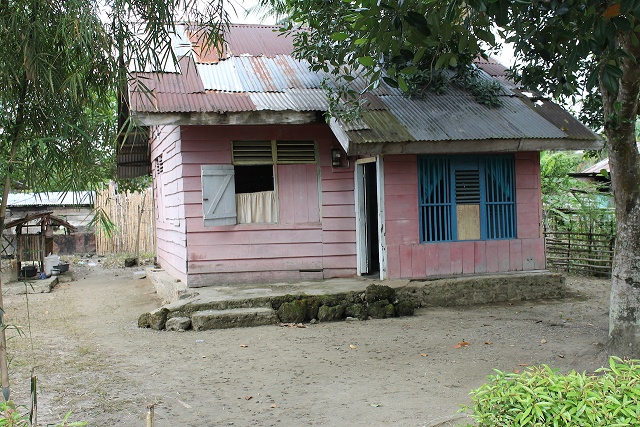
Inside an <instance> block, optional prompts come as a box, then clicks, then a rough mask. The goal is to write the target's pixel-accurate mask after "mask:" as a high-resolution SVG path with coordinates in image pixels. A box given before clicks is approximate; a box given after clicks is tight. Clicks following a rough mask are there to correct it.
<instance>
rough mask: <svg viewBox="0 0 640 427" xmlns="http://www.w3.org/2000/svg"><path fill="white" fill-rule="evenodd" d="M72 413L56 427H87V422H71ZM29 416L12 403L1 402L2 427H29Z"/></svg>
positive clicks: (0, 419)
mask: <svg viewBox="0 0 640 427" xmlns="http://www.w3.org/2000/svg"><path fill="white" fill-rule="evenodd" d="M70 417H71V412H69V413H67V414H66V415H65V416H64V418H63V419H62V421H61V422H60V423H59V424H56V425H55V427H81V426H86V425H87V423H85V422H79V421H76V422H69V418H70ZM28 426H30V424H29V415H28V414H22V413H20V410H19V407H17V406H16V404H15V403H13V402H12V401H8V402H0V427H28Z"/></svg>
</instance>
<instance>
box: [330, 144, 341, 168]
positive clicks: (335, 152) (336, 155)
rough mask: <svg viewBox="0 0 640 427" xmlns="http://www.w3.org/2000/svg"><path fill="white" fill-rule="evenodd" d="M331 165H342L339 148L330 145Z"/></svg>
mask: <svg viewBox="0 0 640 427" xmlns="http://www.w3.org/2000/svg"><path fill="white" fill-rule="evenodd" d="M331 166H333V167H335V168H339V167H342V153H341V152H340V149H339V148H336V147H331Z"/></svg>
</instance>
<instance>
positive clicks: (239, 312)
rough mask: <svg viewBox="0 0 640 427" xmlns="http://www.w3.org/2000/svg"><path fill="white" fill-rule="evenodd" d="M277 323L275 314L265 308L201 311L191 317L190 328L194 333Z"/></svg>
mask: <svg viewBox="0 0 640 427" xmlns="http://www.w3.org/2000/svg"><path fill="white" fill-rule="evenodd" d="M278 322H279V320H278V316H276V312H275V311H274V310H273V309H271V308H267V307H255V308H234V309H228V310H203V311H196V312H195V313H193V314H192V315H191V326H192V328H193V329H194V330H196V331H206V330H209V329H226V328H242V327H245V326H261V325H273V324H275V323H278Z"/></svg>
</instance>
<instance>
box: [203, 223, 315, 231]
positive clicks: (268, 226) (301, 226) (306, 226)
mask: <svg viewBox="0 0 640 427" xmlns="http://www.w3.org/2000/svg"><path fill="white" fill-rule="evenodd" d="M205 228H206V229H207V230H208V231H242V230H252V231H256V230H316V229H321V228H322V223H320V222H304V223H295V224H278V223H253V224H235V225H214V226H211V227H207V226H205Z"/></svg>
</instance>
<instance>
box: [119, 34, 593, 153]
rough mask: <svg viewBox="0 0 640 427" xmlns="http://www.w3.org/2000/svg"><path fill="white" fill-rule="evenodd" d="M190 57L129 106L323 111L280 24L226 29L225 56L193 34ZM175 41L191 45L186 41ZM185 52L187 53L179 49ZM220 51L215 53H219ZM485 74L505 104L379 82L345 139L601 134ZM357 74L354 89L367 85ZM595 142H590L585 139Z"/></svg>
mask: <svg viewBox="0 0 640 427" xmlns="http://www.w3.org/2000/svg"><path fill="white" fill-rule="evenodd" d="M189 38H190V41H191V44H192V46H193V47H192V49H193V57H195V60H194V59H191V56H190V55H187V56H185V58H183V59H182V60H181V62H180V69H181V73H180V74H155V75H154V74H151V73H142V74H140V75H139V78H140V79H145V80H143V81H144V82H145V83H147V82H148V84H147V86H148V87H149V88H150V89H152V94H153V95H154V96H155V97H153V98H149V97H148V96H145V95H144V94H142V93H141V92H142V91H141V90H138V89H139V88H138V87H137V86H136V85H135V84H133V85H132V99H131V103H132V110H133V111H138V112H148V113H171V112H184V113H188V112H197V113H207V112H211V113H232V112H242V111H257V110H260V111H274V112H276V111H289V110H291V111H299V112H302V111H326V110H327V108H328V101H327V98H326V95H325V93H324V92H323V90H322V89H321V83H322V80H323V78H325V77H327V75H326V74H324V73H314V72H311V71H310V70H309V68H308V65H309V64H308V63H306V62H305V61H298V60H296V59H294V58H293V57H292V51H293V45H292V38H291V37H283V36H279V32H278V31H277V27H275V26H263V25H232V26H231V27H230V31H229V32H228V33H227V34H225V40H226V42H227V44H226V45H225V51H224V54H223V56H222V58H218V57H217V55H213V56H212V55H211V54H210V53H208V54H203V53H202V52H200V51H199V49H200V48H199V47H198V42H197V40H196V38H195V35H194V34H189ZM177 42H179V43H182V45H181V46H183V47H184V46H186V43H185V42H184V39H183V38H182V37H181V36H180V37H177ZM181 52H182V51H181ZM214 56H215V57H214ZM476 65H477V66H478V67H479V68H481V70H483V72H482V73H481V76H482V77H483V78H486V79H492V78H493V79H497V80H498V81H500V82H501V83H502V84H503V88H504V91H503V93H502V94H501V95H500V96H501V100H502V103H503V106H501V107H497V108H490V107H487V106H484V105H482V104H479V103H478V102H477V101H476V99H475V98H474V97H473V96H471V95H469V94H468V93H467V92H466V91H465V90H463V89H461V88H459V87H457V86H455V85H450V86H449V87H448V88H447V89H446V90H445V93H444V94H442V95H436V94H429V95H428V96H426V97H425V98H424V99H410V98H407V97H405V96H403V95H402V93H401V92H400V90H399V89H397V88H391V87H389V86H388V85H386V84H381V85H380V87H379V88H377V89H375V90H373V91H371V92H369V93H367V94H366V95H365V98H366V99H367V100H368V101H369V110H368V111H366V112H365V113H364V114H363V117H362V119H361V120H357V121H354V122H350V123H344V122H337V123H336V124H334V125H333V126H334V129H335V126H338V125H339V126H340V127H341V129H342V133H341V137H343V139H344V138H347V139H348V140H349V141H351V142H352V143H357V144H361V143H367V142H382V143H384V142H405V141H406V142H410V141H468V140H496V139H507V140H517V139H540V140H546V141H555V140H575V141H598V137H597V136H596V135H595V134H593V133H592V132H591V131H590V130H589V129H587V128H586V127H584V126H583V125H582V124H581V123H579V122H578V121H577V120H576V119H575V118H573V117H572V116H571V115H570V114H569V113H567V112H566V111H564V110H563V109H562V108H560V107H559V106H557V105H556V104H553V103H551V102H548V101H544V102H536V101H537V99H529V98H528V97H527V96H526V95H525V94H523V93H521V92H519V91H518V90H517V89H515V86H514V85H513V83H511V82H509V81H508V80H507V79H506V77H505V74H506V68H505V67H504V66H502V65H501V64H499V63H498V62H496V61H493V60H484V59H478V60H477V61H476ZM364 84H365V83H364V80H363V79H360V78H356V80H355V81H354V82H353V87H354V88H355V89H356V90H361V89H363V88H364ZM586 145H589V147H593V143H588V144H586Z"/></svg>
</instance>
